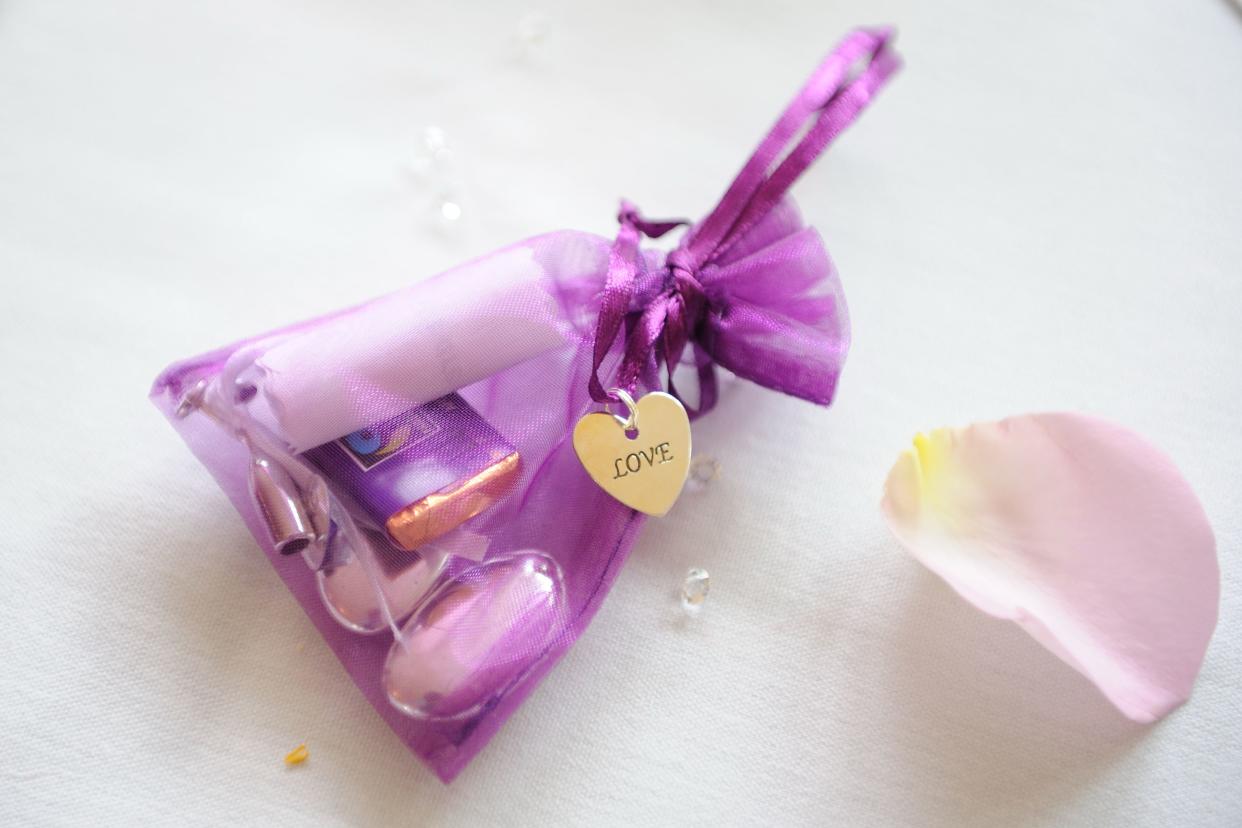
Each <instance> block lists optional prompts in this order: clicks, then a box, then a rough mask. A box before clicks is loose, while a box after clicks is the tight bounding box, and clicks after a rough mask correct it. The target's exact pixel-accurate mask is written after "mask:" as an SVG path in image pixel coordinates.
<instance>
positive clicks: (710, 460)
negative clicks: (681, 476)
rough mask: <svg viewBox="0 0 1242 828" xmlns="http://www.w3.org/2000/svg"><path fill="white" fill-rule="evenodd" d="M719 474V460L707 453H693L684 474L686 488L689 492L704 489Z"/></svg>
mask: <svg viewBox="0 0 1242 828" xmlns="http://www.w3.org/2000/svg"><path fill="white" fill-rule="evenodd" d="M719 476H720V462H719V461H718V460H717V459H716V458H715V457H712V456H711V455H707V454H699V455H695V457H694V458H693V459H692V460H691V461H690V471H689V473H688V474H687V475H686V489H687V490H688V491H691V492H702V491H705V490H706V489H707V487H708V486H710V485H711V482H712V481H713V480H715V479H716V478H717V477H719Z"/></svg>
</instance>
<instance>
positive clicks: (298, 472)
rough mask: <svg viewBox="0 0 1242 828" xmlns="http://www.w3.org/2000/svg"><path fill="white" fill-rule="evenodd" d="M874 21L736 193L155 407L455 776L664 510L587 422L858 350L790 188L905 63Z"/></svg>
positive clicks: (455, 283) (265, 339) (379, 302)
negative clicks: (691, 217)
mask: <svg viewBox="0 0 1242 828" xmlns="http://www.w3.org/2000/svg"><path fill="white" fill-rule="evenodd" d="M890 36H891V34H890V31H889V30H887V29H879V30H858V31H856V32H854V33H852V34H851V35H850V36H849V37H847V38H846V39H845V40H844V41H843V42H842V43H841V45H840V46H838V48H837V49H836V50H835V51H833V52H832V53H831V54H830V55H829V56H828V57H827V58H826V59H825V61H824V62H823V63H822V64H821V65H820V66H819V68H818V69H817V70H816V71H815V72H814V73H813V74H812V76H811V78H810V79H809V80H808V82H807V83H806V85H805V86H804V87H803V89H802V90H801V91H800V92H799V94H798V95H797V96H796V97H795V99H794V100H793V102H792V103H791V104H790V105H789V107H788V109H786V111H785V112H784V114H782V116H781V117H780V119H779V120H778V121H777V122H776V124H775V125H774V126H773V127H772V130H771V131H770V132H769V134H768V135H767V137H766V138H765V139H764V140H763V142H762V143H761V144H760V146H759V147H758V149H757V150H756V151H755V153H754V155H753V156H752V157H751V158H750V160H749V161H748V162H747V164H746V165H745V167H744V168H743V169H742V171H741V172H740V173H739V175H738V176H737V178H736V179H735V180H734V182H733V184H732V185H731V187H730V188H729V190H728V191H727V192H726V194H725V196H724V197H723V198H722V200H721V202H720V204H719V205H718V206H717V207H716V208H715V210H713V211H712V213H711V214H709V215H708V216H707V217H706V218H705V219H704V220H703V221H702V222H699V223H698V224H695V225H694V226H693V227H690V228H689V230H688V231H687V232H686V233H685V235H684V237H683V238H682V240H681V242H680V243H679V244H678V245H677V247H676V248H675V249H674V250H673V251H672V252H670V253H668V254H667V255H665V254H664V253H662V252H659V251H654V250H643V249H641V248H640V242H641V239H642V237H643V236H649V237H658V236H662V235H664V234H665V233H667V232H670V231H672V230H674V229H675V228H677V227H680V226H682V225H685V224H686V222H682V221H667V222H653V221H648V220H645V219H643V218H641V217H640V216H639V214H638V213H637V211H636V210H634V208H633V207H631V206H630V205H628V204H623V205H622V210H621V215H620V222H621V230H620V232H619V234H618V236H617V238H616V239H615V240H613V241H609V240H606V239H603V238H600V237H598V236H594V235H590V234H587V233H580V232H575V231H568V230H567V231H560V232H555V233H549V234H547V235H543V236H538V237H536V238H533V239H529V240H527V241H523V242H519V243H518V244H515V245H513V246H511V247H507V248H504V249H502V250H498V251H495V252H493V253H490V254H488V255H486V256H484V257H482V258H479V259H476V260H474V261H473V262H470V263H467V264H464V265H461V266H460V267H457V268H454V269H452V270H450V271H448V272H446V273H443V274H441V275H439V276H437V277H435V278H432V279H430V280H427V281H423V282H419V283H417V284H415V285H412V286H410V287H408V288H406V289H404V290H400V291H397V292H395V293H392V294H390V295H388V296H384V297H380V298H378V299H374V300H372V301H370V302H367V303H365V304H362V305H359V306H357V307H355V308H351V309H348V310H344V311H341V312H338V313H335V314H331V315H328V316H325V317H321V318H318V319H314V320H311V321H308V322H304V323H301V324H298V325H294V326H291V327H288V328H284V329H281V330H277V331H273V332H271V333H267V334H263V335H260V336H257V337H254V338H252V339H248V340H246V341H243V342H239V343H235V344H233V345H230V346H227V347H225V348H221V349H219V350H217V351H214V352H212V353H209V354H205V355H203V356H199V357H196V358H193V359H189V360H185V361H182V362H178V363H176V364H174V365H172V366H170V367H169V368H168V369H166V370H165V371H164V372H163V373H162V374H161V375H160V376H159V377H158V378H157V380H156V381H155V384H154V387H153V388H152V391H151V399H152V401H153V402H154V403H155V404H156V406H157V407H159V409H160V410H161V411H162V412H164V414H165V415H166V416H167V418H168V419H169V420H170V422H171V423H172V424H173V427H174V428H175V429H176V430H177V431H178V433H179V434H180V435H181V436H182V438H183V439H184V440H185V441H186V443H187V444H188V445H189V446H190V449H191V450H192V451H193V452H194V454H195V455H196V456H197V457H198V458H199V459H200V460H201V461H202V463H203V464H204V465H205V466H206V467H207V468H208V469H209V470H210V471H211V474H212V475H213V476H214V477H215V479H216V481H217V482H218V483H219V484H220V487H221V488H222V489H223V490H224V491H225V493H226V494H227V495H228V496H229V498H230V499H231V500H232V502H233V504H234V506H236V508H237V510H238V512H239V513H240V514H241V515H242V518H243V519H244V520H245V521H246V523H247V525H248V526H249V528H250V531H251V532H252V533H253V535H254V537H255V538H256V540H257V541H258V542H259V544H260V545H261V546H262V548H263V550H264V551H265V552H266V553H267V555H268V558H269V559H270V560H271V562H272V565H273V566H274V567H275V568H276V571H277V572H278V573H279V574H280V576H281V578H283V579H284V581H285V583H286V584H287V586H288V588H289V590H290V591H291V592H292V593H293V594H294V596H295V597H296V598H297V599H298V601H299V602H300V603H301V605H302V607H303V608H304V610H305V611H306V613H307V615H308V616H309V617H310V619H311V620H312V621H313V622H314V624H315V626H316V627H317V628H318V629H319V631H320V633H321V634H322V635H323V637H324V639H325V640H326V641H327V642H328V644H329V645H330V646H331V648H332V650H333V651H334V652H335V653H336V655H337V657H338V658H339V659H340V661H341V663H342V664H343V665H344V666H345V669H346V670H347V671H348V672H349V675H350V676H351V677H352V678H353V680H354V682H355V683H356V684H357V685H358V688H359V689H360V690H361V691H362V693H363V694H364V695H365V696H366V697H367V699H368V700H369V701H370V702H371V704H372V705H373V706H374V707H375V709H376V710H377V711H378V712H379V714H380V715H381V716H382V717H383V718H384V719H385V721H387V722H388V724H389V726H390V727H391V728H392V729H393V731H394V732H396V733H397V735H398V736H400V737H401V739H402V740H403V741H404V742H405V743H406V744H407V745H408V746H409V748H410V750H412V751H413V752H414V753H415V754H417V755H418V756H419V757H420V758H421V759H422V760H423V761H424V762H425V763H426V764H427V765H428V766H429V767H431V768H432V769H433V770H434V771H435V772H436V773H437V774H438V775H439V776H440V778H441V779H443V780H445V781H446V782H447V781H450V780H452V779H453V777H454V776H456V774H457V773H459V772H460V771H461V769H462V768H463V767H465V765H466V764H467V763H468V762H469V761H470V759H471V757H473V756H474V755H475V754H476V753H477V752H478V751H479V750H480V749H481V748H482V747H483V746H484V745H485V744H486V743H487V740H488V739H490V738H491V736H492V734H493V733H495V732H496V730H497V729H498V728H499V727H500V726H501V724H502V723H503V722H504V721H505V719H506V718H507V717H508V716H509V715H510V714H511V713H512V712H513V710H514V709H515V708H516V707H517V705H519V704H520V703H521V701H522V699H524V698H525V697H526V695H527V694H529V693H530V692H531V691H532V690H533V688H534V687H535V685H536V684H537V683H538V681H539V680H540V678H541V677H542V676H543V675H544V674H545V673H546V672H547V671H548V670H549V669H551V667H552V665H553V664H554V663H555V662H556V660H557V659H558V658H559V657H560V656H561V655H562V654H563V653H564V652H565V650H566V649H567V648H568V647H569V646H570V644H572V643H573V641H574V640H576V639H577V637H578V636H579V635H581V634H582V632H583V630H584V629H585V628H586V625H587V624H588V623H589V622H590V620H591V618H592V617H593V616H594V614H595V612H596V610H597V609H598V608H599V605H600V602H601V601H602V600H603V599H604V596H605V595H606V594H607V593H608V590H609V588H610V587H611V586H612V583H613V580H614V579H615V577H616V575H617V571H618V568H619V567H620V566H621V565H622V564H623V563H624V561H625V558H626V556H627V554H628V553H629V550H630V547H631V545H632V544H633V542H634V539H635V538H636V537H637V534H638V532H639V530H640V529H641V527H642V524H643V520H644V516H643V515H642V514H640V513H638V512H635V511H634V510H632V509H629V508H627V507H625V506H623V505H622V504H621V503H619V502H618V501H616V500H613V499H612V498H611V497H610V496H609V495H608V494H606V493H605V492H604V491H603V490H602V489H600V488H599V487H597V486H596V485H595V484H594V483H593V482H592V481H591V479H590V478H589V477H588V475H587V473H586V472H585V471H584V469H583V468H582V466H581V465H580V463H579V461H578V458H577V457H576V456H575V453H574V449H573V445H572V440H571V434H572V432H573V429H574V425H575V423H576V422H577V421H578V419H579V418H580V417H582V416H583V415H585V414H587V413H588V412H590V411H592V410H598V409H599V407H600V405H601V404H604V405H607V404H608V403H613V402H616V401H617V396H616V395H615V394H614V393H613V392H612V391H609V390H606V389H605V383H604V382H602V381H601V379H600V378H601V377H607V378H609V379H610V382H608V383H607V385H608V386H610V387H614V388H620V389H623V390H625V391H627V392H629V393H631V394H640V393H644V392H646V391H651V390H658V389H660V388H661V387H662V386H663V384H664V377H662V376H661V369H663V370H664V371H665V372H666V378H667V389H668V391H669V392H670V393H672V394H673V395H674V396H679V394H678V392H677V389H676V388H675V387H674V385H673V373H674V369H677V368H679V367H680V368H683V371H684V370H685V369H688V370H689V372H690V373H692V374H695V375H697V380H698V386H699V387H698V394H697V398H698V402H697V410H694V411H691V416H692V417H693V416H697V415H699V414H701V413H703V412H705V411H706V410H708V409H710V408H711V407H712V405H713V403H714V401H715V397H716V390H715V389H716V386H715V368H714V366H715V365H717V364H719V365H721V366H722V367H724V368H726V369H728V370H730V371H732V372H733V373H734V374H736V375H738V376H741V377H743V378H746V379H750V380H751V381H754V382H757V383H759V384H762V385H764V386H767V387H769V388H773V389H775V390H778V391H782V392H784V393H788V394H793V395H795V396H798V397H801V398H804V399H807V400H810V401H812V402H816V403H820V404H827V403H829V402H830V401H831V399H832V396H833V392H834V389H835V386H836V381H837V377H838V375H839V373H840V370H841V365H842V363H843V361H844V359H845V354H846V351H847V348H848V344H849V332H848V322H847V318H846V310H845V304H844V299H843V297H842V294H841V289H840V285H839V283H838V281H837V278H836V273H835V271H834V269H833V266H832V264H831V262H830V260H829V258H828V255H827V252H826V251H825V249H824V246H823V242H822V240H821V239H820V237H819V234H818V233H816V232H815V230H814V229H812V228H809V227H806V226H804V225H803V224H802V221H801V219H800V218H799V216H798V213H797V210H796V208H795V207H794V206H793V204H792V202H791V201H789V200H788V199H787V198H786V192H787V191H788V189H789V187H790V186H791V185H792V184H793V182H794V181H795V180H796V179H797V177H798V176H799V175H800V174H801V172H802V171H803V170H805V169H806V167H807V166H808V165H810V164H811V163H812V162H813V161H814V159H815V158H816V157H818V155H819V154H820V153H821V152H822V151H823V149H824V148H825V147H826V146H827V145H828V143H829V142H830V141H831V140H832V139H833V138H835V137H836V135H838V134H839V133H840V132H841V131H842V130H843V129H844V128H845V127H846V126H848V124H849V123H850V122H851V121H853V119H854V118H855V117H856V116H857V115H858V113H859V112H860V111H861V110H862V109H863V108H864V107H865V106H866V105H867V103H868V102H869V101H870V99H871V98H872V97H873V95H874V94H875V93H876V92H877V91H878V90H879V88H880V87H881V86H882V85H883V84H884V82H885V81H886V80H887V79H888V77H889V76H890V75H891V74H892V73H893V72H894V71H895V70H896V68H897V67H898V59H897V57H896V56H895V54H894V53H893V52H892V51H891V49H890V47H889V39H890Z"/></svg>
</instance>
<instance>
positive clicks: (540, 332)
mask: <svg viewBox="0 0 1242 828" xmlns="http://www.w3.org/2000/svg"><path fill="white" fill-rule="evenodd" d="M545 282H546V279H545V277H544V273H543V270H542V268H541V267H540V266H539V264H538V263H536V262H535V260H534V257H533V253H532V250H531V249H530V248H529V247H514V248H511V249H509V250H505V251H501V252H499V253H495V254H492V255H490V256H488V257H486V258H483V259H480V260H478V261H475V262H470V263H467V264H465V265H462V266H461V267H458V268H455V269H453V270H451V271H448V272H446V273H444V274H441V275H440V276H438V277H436V278H434V279H431V280H429V281H426V282H421V283H418V284H414V285H412V286H410V287H408V288H405V289H403V290H400V291H397V292H396V293H393V294H390V295H388V296H384V297H381V298H379V299H376V300H375V301H373V302H370V303H368V304H366V305H363V306H361V307H359V308H358V309H356V310H354V311H350V312H348V313H346V314H344V315H342V316H340V317H337V318H336V319H332V320H329V321H328V322H325V323H323V324H322V325H318V326H314V327H311V328H308V329H307V330H306V331H304V332H302V333H299V334H295V335H293V336H291V337H289V338H288V339H284V340H282V341H280V342H278V343H277V344H276V345H274V346H273V347H272V348H271V349H269V350H268V351H267V352H265V353H264V354H263V355H262V356H261V357H259V359H258V360H256V361H255V368H256V369H257V373H258V377H257V379H258V382H257V383H256V384H257V385H258V387H259V389H260V390H259V399H257V400H255V401H254V408H257V409H267V412H264V413H263V414H260V415H259V416H260V417H261V418H262V419H264V420H267V419H268V418H269V416H270V418H271V419H274V420H275V422H274V423H272V425H273V426H274V427H275V431H276V432H277V433H278V434H279V436H280V437H282V438H283V439H284V440H285V441H286V442H287V443H288V444H289V446H290V448H291V449H292V450H293V451H294V452H295V453H296V452H301V451H305V450H306V449H309V448H313V447H315V446H318V445H321V444H323V443H326V442H328V441H330V440H334V439H336V438H338V437H341V436H342V435H345V434H350V433H351V432H354V431H357V430H358V429H360V428H364V427H366V426H368V425H372V424H374V423H377V422H380V421H382V420H385V419H387V418H389V417H392V416H395V415H397V414H400V413H401V412H402V411H405V410H407V409H409V408H412V407H413V406H415V405H419V404H421V403H425V402H429V401H431V400H434V399H436V398H438V397H442V396H444V395H445V394H448V393H451V392H453V391H456V390H458V389H460V388H463V387H465V386H467V385H470V384H471V383H474V382H478V381H479V380H482V379H485V378H487V377H489V376H491V375H492V374H495V373H497V372H498V371H502V370H504V369H505V368H508V367H511V366H513V365H516V364H518V363H520V362H522V361H524V360H527V359H530V358H532V357H534V356H537V355H539V354H541V353H543V352H545V351H548V350H550V349H552V348H555V347H557V346H559V345H561V344H562V343H563V342H564V341H565V334H564V333H563V332H562V325H563V323H562V322H560V321H559V320H560V316H559V314H558V311H557V305H556V303H555V301H554V300H553V298H552V296H550V295H549V293H548V291H547V290H546V289H545V287H544V285H545ZM252 410H254V409H252Z"/></svg>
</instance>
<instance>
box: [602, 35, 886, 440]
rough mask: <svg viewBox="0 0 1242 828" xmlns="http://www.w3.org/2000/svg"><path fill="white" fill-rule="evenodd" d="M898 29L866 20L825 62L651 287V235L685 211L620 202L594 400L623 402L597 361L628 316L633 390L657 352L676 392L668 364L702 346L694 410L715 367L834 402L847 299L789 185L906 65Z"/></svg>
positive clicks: (845, 342)
mask: <svg viewBox="0 0 1242 828" xmlns="http://www.w3.org/2000/svg"><path fill="white" fill-rule="evenodd" d="M891 36H892V30H891V29H889V28H881V29H859V30H857V31H855V32H853V33H851V34H850V35H849V36H848V37H846V38H845V40H843V41H842V42H841V44H840V45H839V46H837V48H836V49H834V50H833V51H832V53H831V54H829V55H828V57H827V58H825V59H824V61H823V63H821V64H820V65H819V67H818V68H817V69H816V70H815V72H814V73H812V75H811V77H810V79H809V80H808V81H807V82H806V84H805V85H804V86H803V87H802V90H801V91H800V92H799V93H798V94H797V96H796V97H795V98H794V99H793V101H792V102H791V103H790V104H789V106H788V107H787V108H786V109H785V112H784V113H783V114H782V115H781V116H780V118H779V119H778V120H777V122H776V124H775V125H774V126H773V127H772V129H771V130H769V131H768V134H767V137H765V138H764V139H763V141H762V143H760V144H759V147H758V148H757V149H756V150H755V152H754V154H753V155H751V157H750V160H749V161H747V162H746V165H745V166H744V167H742V171H741V172H740V173H738V175H737V178H735V179H734V180H733V183H732V184H731V185H730V187H729V189H728V191H726V192H725V194H724V197H723V198H721V200H720V203H719V204H718V205H717V206H716V209H714V210H713V211H712V212H711V213H710V214H709V215H708V216H707V218H705V219H704V220H703V221H702V222H701V223H699V224H697V225H695V226H694V227H692V228H691V229H690V230H689V231H688V232H687V233H686V236H685V238H684V239H682V241H681V243H680V244H679V245H678V246H677V248H676V249H675V250H673V251H672V252H670V253H669V254H668V256H667V258H666V259H665V260H664V263H663V272H662V276H663V279H662V281H661V282H660V283H658V284H655V285H654V286H653V287H652V288H649V289H645V290H637V291H636V286H637V284H638V281H639V275H640V273H642V272H643V270H644V268H643V261H642V258H641V252H640V249H639V244H640V242H641V240H642V237H643V236H647V237H649V238H659V237H661V236H663V235H664V234H666V233H668V232H669V231H671V230H673V229H675V228H677V227H681V226H683V225H686V224H688V222H686V221H650V220H646V219H643V218H642V217H641V216H640V215H639V213H638V211H637V209H636V208H635V207H634V206H633V205H632V204H630V203H629V202H622V204H621V212H620V215H619V216H618V217H617V218H618V221H620V223H621V229H620V231H619V232H618V233H617V238H616V241H615V242H614V243H613V245H612V250H611V252H610V256H609V261H608V277H607V280H606V282H605V284H604V293H603V296H602V298H601V301H600V312H599V321H598V323H597V326H596V331H595V351H594V363H593V366H592V372H591V379H590V383H589V388H590V392H591V397H592V398H594V399H595V400H596V402H601V403H608V402H614V403H615V402H618V400H617V399H616V397H615V396H614V395H612V394H609V393H608V392H607V391H606V390H605V389H604V386H603V384H602V383H601V382H600V379H599V368H600V365H601V364H602V363H603V361H604V359H605V357H606V356H607V355H608V352H609V350H610V349H611V348H612V343H613V342H614V341H615V340H616V337H617V333H618V332H619V331H620V329H621V325H622V323H623V322H624V323H626V330H627V338H626V343H625V352H624V355H623V357H622V360H621V365H620V367H619V368H618V371H617V379H616V383H615V384H616V385H617V386H618V387H621V388H623V389H625V390H627V391H629V392H631V393H633V392H634V391H635V389H636V386H637V385H638V381H639V378H640V376H642V374H643V371H644V370H646V369H647V368H648V366H649V365H650V364H651V359H652V356H653V354H654V356H655V358H656V364H657V366H658V364H659V363H660V362H663V363H664V365H665V366H666V368H667V370H668V390H669V393H671V394H673V395H674V396H677V397H678V398H679V399H681V396H680V395H679V394H678V392H677V389H676V388H675V386H674V385H673V371H674V369H675V368H676V367H677V366H678V365H679V364H681V360H682V356H683V355H684V353H685V350H686V347H687V346H689V345H692V346H693V353H694V364H695V366H696V368H697V370H698V380H699V405H698V408H697V409H691V408H689V406H687V410H689V411H690V416H691V417H695V416H697V415H698V414H701V413H703V412H705V411H707V410H709V409H710V408H711V407H712V406H713V405H715V403H716V373H715V365H716V364H719V365H722V366H724V367H725V368H727V369H728V370H730V371H732V372H733V373H735V374H737V375H738V376H741V377H745V378H746V379H749V380H751V381H752V382H756V383H758V384H760V385H763V386H766V387H768V388H772V389H774V390H777V391H782V392H784V393H786V394H792V395H793V396H795V397H801V398H802V399H805V400H809V401H811V402H815V403H820V404H823V405H827V404H828V403H829V402H831V400H832V396H833V392H834V390H835V388H836V384H837V378H838V376H839V375H840V373H841V366H842V363H843V362H844V361H845V354H846V352H847V350H848V349H849V323H848V320H847V317H846V312H845V304H844V300H843V297H842V296H841V290H840V285H839V284H838V282H837V278H836V272H835V270H834V268H833V266H832V262H831V260H830V259H829V258H828V252H827V251H826V250H825V249H824V244H823V240H822V239H821V238H820V236H819V234H818V233H817V232H816V231H815V230H814V229H813V228H810V227H804V226H803V225H802V222H801V219H800V218H799V216H798V213H797V210H796V208H794V206H793V204H792V202H790V201H788V200H786V199H785V193H786V192H787V191H788V190H789V188H790V187H791V186H792V185H793V183H794V181H796V180H797V178H798V177H799V176H800V175H801V174H802V173H803V171H804V170H806V169H807V167H809V166H810V165H811V164H812V163H813V162H814V161H815V159H816V158H818V157H819V155H820V153H822V152H823V151H824V149H825V148H826V147H827V146H828V144H829V143H830V142H831V141H832V140H833V139H834V138H836V137H837V136H838V135H839V134H841V132H842V131H843V130H844V129H845V128H846V127H847V126H849V124H850V123H851V122H852V121H853V120H854V119H855V118H856V117H857V116H858V114H859V113H860V112H861V111H862V110H863V108H864V107H866V105H867V104H868V103H869V102H870V100H871V98H872V97H873V96H874V95H875V94H876V92H878V91H879V89H880V87H882V86H883V85H884V83H885V81H887V80H888V78H889V76H890V75H892V74H893V72H895V71H896V70H897V68H898V67H899V66H900V60H899V59H898V57H897V55H896V54H895V53H894V52H893V51H892V50H891V49H890V48H889V40H890V39H891ZM864 60H865V61H866V65H865V66H863V67H862V68H861V69H860V68H858V64H859V63H860V62H861V61H864ZM808 120H810V124H809V127H808V126H807V122H808ZM799 136H800V137H799ZM795 139H797V142H796V143H794V141H795ZM791 144H793V148H792V149H789V150H788V152H787V153H786V154H784V155H783V157H782V153H785V150H786V149H787V148H788V147H789V146H790V145H791ZM636 293H637V295H636ZM682 402H683V404H684V403H685V401H684V400H682Z"/></svg>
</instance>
